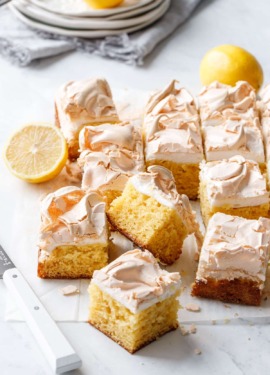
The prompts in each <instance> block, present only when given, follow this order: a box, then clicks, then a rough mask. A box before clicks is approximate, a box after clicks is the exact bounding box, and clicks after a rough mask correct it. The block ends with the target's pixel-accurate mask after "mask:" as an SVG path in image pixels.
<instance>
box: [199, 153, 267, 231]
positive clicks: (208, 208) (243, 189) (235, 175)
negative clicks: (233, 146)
mask: <svg viewBox="0 0 270 375" xmlns="http://www.w3.org/2000/svg"><path fill="white" fill-rule="evenodd" d="M200 203H201V212H202V216H203V220H204V223H205V225H207V223H208V220H209V219H210V217H211V216H213V215H214V213H216V212H224V213H226V214H228V215H236V216H241V217H245V218H247V219H258V218H259V217H260V216H265V217H267V216H268V210H269V193H268V191H267V188H266V179H265V177H264V175H262V173H261V171H260V168H259V166H258V164H257V163H256V162H254V161H252V160H246V159H244V158H243V157H242V156H234V157H232V158H230V159H224V160H220V161H214V162H209V163H202V165H201V173H200Z"/></svg>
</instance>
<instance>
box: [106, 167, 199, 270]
mask: <svg viewBox="0 0 270 375" xmlns="http://www.w3.org/2000/svg"><path fill="white" fill-rule="evenodd" d="M107 216H108V219H109V221H110V223H111V225H112V226H113V227H114V228H115V229H117V230H118V231H120V232H121V233H122V234H124V235H125V236H126V237H128V238H129V239H130V240H132V241H133V242H134V243H135V244H136V245H137V246H139V247H141V248H144V249H147V250H149V251H151V252H152V254H153V255H154V256H155V257H156V258H157V259H159V261H160V262H162V263H164V264H172V263H173V262H174V261H176V260H177V259H178V258H179V256H180V254H181V252H182V245H183V241H184V239H185V238H186V237H187V236H188V235H189V234H192V233H194V234H195V237H196V240H197V243H198V249H199V248H200V245H201V242H202V235H201V232H200V229H199V225H198V223H197V221H196V217H195V213H194V212H193V211H192V208H191V206H190V203H189V199H188V197H187V196H186V195H180V194H178V192H177V190H176V186H175V182H174V179H173V176H172V173H171V172H170V171H169V170H168V169H166V168H164V167H161V166H151V167H149V168H148V172H147V173H139V174H137V175H135V176H133V177H131V178H130V179H129V181H128V183H127V184H126V186H125V189H124V191H123V193H122V195H121V196H120V197H118V198H116V199H115V200H114V201H113V202H112V203H111V206H110V208H109V210H108V211H107Z"/></svg>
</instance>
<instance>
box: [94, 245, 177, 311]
mask: <svg viewBox="0 0 270 375" xmlns="http://www.w3.org/2000/svg"><path fill="white" fill-rule="evenodd" d="M91 283H93V284H95V285H97V286H98V287H99V288H100V289H101V290H103V291H104V292H106V293H108V294H109V295H110V296H111V297H113V298H114V299H116V300H117V301H118V302H119V303H121V304H122V305H124V306H125V307H126V308H127V309H129V310H130V311H131V312H132V313H134V314H136V313H138V312H140V311H142V310H145V309H147V308H148V307H150V306H152V305H154V304H156V303H157V302H160V301H163V300H165V299H166V298H168V297H170V296H172V295H174V294H175V293H176V292H177V291H179V290H180V285H181V280H180V274H179V273H178V272H172V273H170V272H167V271H165V270H162V269H161V268H160V267H159V265H158V262H157V261H156V259H155V258H154V256H153V255H152V254H151V253H150V252H149V251H147V250H145V251H141V250H139V249H135V250H131V251H128V252H126V253H124V254H123V255H121V256H120V257H119V258H117V259H116V260H115V261H113V262H112V263H110V264H109V265H108V266H106V267H104V268H102V269H101V270H98V271H95V272H94V275H93V278H92V281H91Z"/></svg>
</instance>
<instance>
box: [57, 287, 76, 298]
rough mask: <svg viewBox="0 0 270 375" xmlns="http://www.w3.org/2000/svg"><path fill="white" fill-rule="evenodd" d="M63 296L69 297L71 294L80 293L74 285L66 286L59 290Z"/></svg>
mask: <svg viewBox="0 0 270 375" xmlns="http://www.w3.org/2000/svg"><path fill="white" fill-rule="evenodd" d="M59 291H60V292H61V293H62V294H63V296H71V295H73V294H79V293H80V291H79V289H78V288H77V287H76V286H75V285H67V286H65V287H64V288H61V289H59Z"/></svg>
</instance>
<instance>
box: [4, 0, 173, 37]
mask: <svg viewBox="0 0 270 375" xmlns="http://www.w3.org/2000/svg"><path fill="white" fill-rule="evenodd" d="M9 6H10V9H11V10H12V11H13V13H14V14H15V15H16V16H17V17H18V18H19V19H20V20H21V21H23V22H24V23H25V24H27V25H28V26H31V27H34V28H36V29H39V30H42V31H47V32H51V33H56V34H60V35H66V36H72V37H82V38H102V37H105V36H108V35H117V34H121V33H131V32H134V31H138V30H141V29H143V28H145V27H146V26H149V25H150V24H152V23H154V22H155V21H157V20H158V19H159V18H161V17H162V16H163V15H164V14H165V13H166V11H167V10H168V8H169V6H170V0H124V2H123V3H122V4H121V5H119V6H118V7H116V8H111V9H102V10H97V9H93V8H91V7H90V6H89V5H87V3H85V2H84V1H83V0H12V2H11V3H10V5H9Z"/></svg>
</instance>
